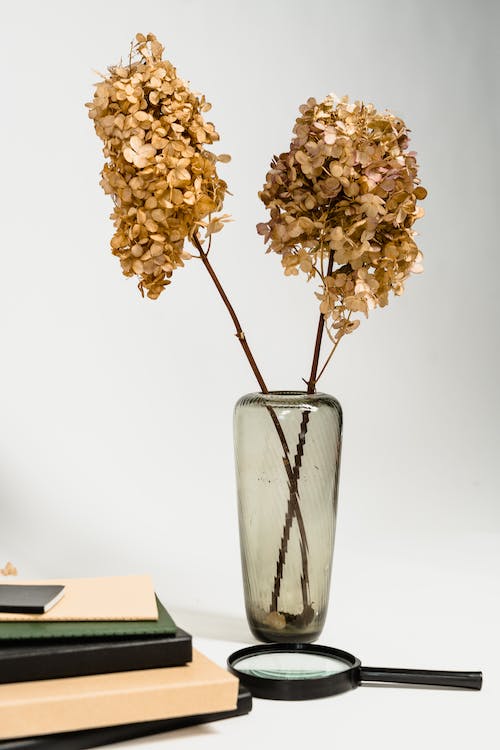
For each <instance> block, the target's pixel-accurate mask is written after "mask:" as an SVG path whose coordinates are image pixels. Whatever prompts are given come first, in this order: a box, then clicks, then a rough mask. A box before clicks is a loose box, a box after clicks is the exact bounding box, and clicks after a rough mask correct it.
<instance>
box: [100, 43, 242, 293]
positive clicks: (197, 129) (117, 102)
mask: <svg viewBox="0 0 500 750" xmlns="http://www.w3.org/2000/svg"><path fill="white" fill-rule="evenodd" d="M132 54H133V55H134V59H132ZM162 55H163V47H162V45H161V44H160V43H159V42H158V40H157V39H156V37H155V36H154V35H153V34H148V35H147V37H146V36H144V35H143V34H137V36H136V43H135V44H134V45H133V48H132V50H131V58H130V62H129V64H128V65H116V66H112V67H110V68H109V75H108V76H107V77H105V78H104V80H103V81H101V82H99V83H98V84H96V90H95V93H94V99H93V101H92V102H91V103H89V104H87V106H88V107H89V109H90V111H89V116H90V118H91V119H92V120H93V121H94V125H95V130H96V133H97V135H98V136H99V137H100V138H101V140H102V141H103V143H104V149H103V153H104V156H105V157H106V159H107V161H106V163H105V165H104V168H103V170H102V173H101V174H102V180H101V185H102V187H103V189H104V191H105V192H106V193H108V194H109V195H111V196H112V197H113V201H114V204H115V207H114V211H113V213H112V214H111V218H112V219H113V221H114V225H115V228H116V231H115V234H114V236H113V238H112V240H111V248H112V251H113V254H114V255H117V256H118V258H119V259H120V263H121V266H122V270H123V273H124V274H125V276H134V275H137V276H139V278H140V282H139V289H140V290H141V293H143V291H144V289H145V290H146V291H147V294H148V297H150V298H152V299H156V298H157V297H158V296H159V295H160V294H161V292H162V291H163V289H164V288H165V286H167V284H170V278H171V276H172V272H173V271H174V269H175V268H178V267H179V266H183V265H184V263H183V261H184V260H186V259H187V258H190V257H191V256H190V254H189V253H188V252H186V250H185V248H184V245H185V241H186V239H188V240H189V239H191V238H192V237H193V235H194V233H195V232H197V231H198V230H199V229H200V227H203V228H204V229H205V232H206V234H207V235H209V234H211V233H213V232H214V231H218V230H219V229H221V227H222V226H223V224H224V222H225V221H227V219H228V217H227V216H225V215H222V216H212V214H214V212H218V211H220V210H221V208H222V204H223V200H224V196H225V193H226V191H227V185H226V183H225V182H224V181H223V180H222V179H220V178H219V176H218V175H217V162H218V161H221V162H226V161H228V160H229V157H228V156H227V155H226V154H222V155H220V156H216V155H215V154H214V153H212V152H211V151H208V149H207V146H209V145H210V144H212V143H214V142H215V141H217V140H218V139H219V136H218V134H217V132H216V131H215V128H214V126H213V124H212V123H210V122H205V120H204V118H203V113H204V112H207V111H208V110H209V109H210V104H208V102H206V100H205V97H203V96H197V95H196V94H194V93H193V92H192V91H190V89H189V87H188V85H187V84H186V83H185V82H184V81H183V80H181V79H180V78H179V77H178V76H177V72H176V70H175V68H174V67H173V65H172V64H171V63H170V62H168V61H167V60H162Z"/></svg>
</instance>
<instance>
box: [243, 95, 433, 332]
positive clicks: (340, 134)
mask: <svg viewBox="0 0 500 750" xmlns="http://www.w3.org/2000/svg"><path fill="white" fill-rule="evenodd" d="M300 112H301V114H300V116H299V117H298V119H297V121H296V123H295V127H294V130H293V132H294V134H295V137H294V139H293V140H292V143H291V145H290V150H289V151H288V152H287V153H284V154H281V155H280V156H279V157H275V158H274V159H273V161H272V164H271V169H270V171H269V172H268V174H267V176H266V183H265V185H264V188H263V190H262V191H261V192H260V193H259V196H260V198H261V199H262V201H263V202H264V204H265V206H266V207H267V208H268V209H270V219H269V221H268V222H267V223H262V224H259V225H258V226H257V229H258V231H259V233H260V234H263V235H264V237H265V241H266V242H269V243H270V244H269V247H268V252H270V251H274V252H276V253H278V254H279V255H281V262H282V264H283V266H284V269H285V274H287V275H289V274H294V275H296V274H298V272H299V270H300V271H303V272H304V273H306V274H307V276H308V279H311V278H314V277H318V278H319V279H320V280H321V288H320V292H319V294H318V295H317V296H318V298H319V299H320V300H321V305H320V309H321V312H322V313H323V314H324V316H325V319H327V320H328V322H329V324H330V326H331V327H332V328H333V329H334V332H333V336H332V338H333V339H334V340H335V341H336V342H338V341H339V339H340V338H341V336H343V335H344V334H346V333H350V332H351V331H352V330H354V328H356V327H357V326H358V325H359V320H351V315H352V314H353V313H359V312H361V313H364V314H365V315H366V316H367V315H368V311H369V310H371V309H373V308H374V307H377V306H384V305H386V304H387V302H388V295H389V292H390V291H393V292H394V293H395V294H398V295H399V294H402V292H403V290H404V282H405V280H406V279H407V278H408V276H409V275H410V273H418V272H419V271H421V270H422V268H421V265H420V264H421V259H422V255H421V253H420V252H419V250H418V248H417V246H416V244H415V241H414V239H413V237H414V235H415V232H414V231H413V230H412V225H413V223H414V221H415V220H416V219H417V218H419V217H420V216H422V215H423V210H422V209H421V208H417V206H416V201H417V199H423V198H425V196H426V191H425V189H424V188H423V187H419V179H418V177H417V163H416V158H415V153H414V152H411V151H408V150H407V148H408V140H409V139H408V131H407V129H406V126H405V124H404V122H403V121H402V120H401V119H400V118H398V117H395V116H394V115H393V114H391V113H390V112H378V111H377V110H376V109H375V107H374V106H373V105H371V104H368V105H366V104H363V103H362V102H355V103H354V104H353V103H349V100H348V99H347V97H344V98H342V99H337V98H336V97H333V96H327V97H326V98H325V99H324V101H322V102H319V103H318V102H316V100H315V99H312V98H311V99H309V100H308V101H307V103H306V104H304V105H303V106H301V107H300ZM331 335H332V334H331Z"/></svg>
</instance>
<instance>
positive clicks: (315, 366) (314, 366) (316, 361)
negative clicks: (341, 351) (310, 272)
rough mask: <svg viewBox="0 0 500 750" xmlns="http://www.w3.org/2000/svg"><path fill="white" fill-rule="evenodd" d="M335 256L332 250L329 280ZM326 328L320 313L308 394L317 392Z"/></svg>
mask: <svg viewBox="0 0 500 750" xmlns="http://www.w3.org/2000/svg"><path fill="white" fill-rule="evenodd" d="M333 256H334V251H333V250H330V256H329V258H328V269H327V272H326V278H328V276H331V273H332V268H333ZM324 328H325V316H324V315H323V313H320V314H319V320H318V330H317V332H316V343H315V345H314V354H313V361H312V365H311V374H310V375H309V380H308V381H307V392H308V393H314V392H315V390H316V383H317V381H318V378H317V372H318V365H319V353H320V350H321V341H322V339H323V331H324Z"/></svg>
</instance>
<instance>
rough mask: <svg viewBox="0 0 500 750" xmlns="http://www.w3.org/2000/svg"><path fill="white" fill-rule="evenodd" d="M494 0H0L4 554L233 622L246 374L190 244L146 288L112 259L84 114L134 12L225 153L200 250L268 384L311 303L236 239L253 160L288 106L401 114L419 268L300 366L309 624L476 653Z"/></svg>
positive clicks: (492, 513)
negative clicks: (362, 103)
mask: <svg viewBox="0 0 500 750" xmlns="http://www.w3.org/2000/svg"><path fill="white" fill-rule="evenodd" d="M498 7H499V6H498V4H497V3H495V2H493V0H492V1H491V2H489V1H488V0H480V1H479V2H474V3H473V2H465V1H462V2H451V1H449V2H445V1H443V0H442V1H441V2H432V1H431V0H423V1H422V0H421V1H420V2H408V1H406V2H395V1H393V0H380V1H379V2H376V3H375V2H373V3H372V2H369V1H368V0H363V1H362V2H359V1H358V2H356V3H345V2H338V0H333V1H331V2H326V1H325V2H322V1H320V0H312V1H311V2H308V3H302V2H295V1H291V2H284V1H279V2H273V3H270V2H263V1H261V0H253V2H252V3H241V2H231V3H230V2H222V1H221V0H212V1H211V2H210V3H204V2H201V0H190V1H189V0H188V1H185V2H182V3H181V2H171V0H164V2H159V1H158V2H153V1H150V0H149V1H147V0H145V1H144V2H142V3H137V2H130V1H128V0H120V2H116V1H115V0H112V1H110V2H105V3H101V2H96V1H95V0H86V2H85V3H84V2H80V3H76V2H75V3H67V2H55V1H52V2H44V3H38V2H26V1H25V2H20V3H16V4H7V3H5V4H3V6H2V45H1V49H0V55H1V58H2V61H1V70H2V117H1V131H2V151H1V180H0V186H1V187H0V189H1V191H2V197H1V209H2V222H1V226H2V242H1V249H0V253H1V255H0V257H1V265H0V273H1V287H0V351H1V367H0V564H3V562H5V561H6V560H7V559H11V560H13V562H14V563H15V564H16V565H17V566H18V568H19V570H20V573H21V574H23V575H25V576H36V577H56V576H82V575H99V574H124V573H133V572H150V573H151V574H152V576H153V577H154V579H155V581H156V584H157V587H158V590H159V592H160V593H161V594H162V597H163V598H164V600H165V601H166V602H168V603H169V604H170V606H171V608H172V609H173V610H174V611H175V612H184V613H185V617H186V621H187V625H189V624H190V622H189V614H188V613H189V611H191V612H194V611H196V612H198V613H200V612H204V613H206V618H207V619H206V621H205V622H207V623H208V621H209V617H213V616H221V615H224V614H226V615H231V616H234V617H237V618H241V617H242V612H243V599H242V592H241V581H240V570H239V551H238V550H239V548H238V538H237V518H236V503H235V486H234V477H233V455H232V424H231V421H232V407H233V404H234V402H235V401H236V399H237V398H238V397H239V396H240V395H241V394H242V393H245V392H248V391H252V390H256V387H255V382H254V380H253V376H252V373H251V371H250V369H249V367H248V365H247V363H246V361H245V359H244V357H243V355H242V352H241V351H240V350H239V346H238V344H237V342H236V340H235V338H234V337H233V329H232V326H231V322H230V319H229V317H228V316H227V313H226V311H225V309H224V308H223V306H222V304H221V302H220V300H219V299H218V297H217V296H216V293H215V290H214V288H213V287H212V286H211V284H210V282H209V279H208V277H207V276H206V274H205V272H204V270H203V268H202V267H201V264H198V263H197V262H196V261H193V262H192V263H190V264H189V265H188V266H187V267H186V268H185V269H183V270H180V271H178V272H176V274H175V277H174V280H173V283H172V285H171V286H170V287H169V288H168V289H167V290H166V292H165V293H164V294H163V295H162V297H161V298H160V299H159V300H158V301H156V302H151V301H148V300H142V299H141V297H140V296H139V293H138V292H137V290H136V287H135V282H134V281H133V280H129V279H125V278H124V277H122V275H121V272H120V268H119V264H118V261H117V259H116V258H114V257H113V256H112V255H111V253H110V251H109V249H108V244H109V239H110V236H111V234H112V226H111V222H110V221H109V219H108V214H109V213H110V211H111V202H110V199H109V198H108V197H106V196H105V195H104V194H103V193H102V192H101V189H100V187H99V185H98V182H99V174H98V173H99V171H100V169H101V166H102V161H103V159H102V156H101V145H100V142H98V140H97V137H96V136H95V134H94V131H93V127H92V123H91V121H90V120H88V119H87V114H86V111H85V109H84V102H85V101H88V100H89V99H90V98H91V96H92V83H93V82H94V81H95V80H97V76H96V75H95V74H94V73H93V72H92V69H96V70H101V71H102V70H104V69H105V68H106V66H107V65H108V64H111V63H114V62H117V61H118V59H119V58H120V56H123V57H126V56H127V54H128V48H129V42H130V40H131V39H132V37H133V35H134V34H135V33H136V32H137V31H143V32H148V31H153V32H154V33H156V34H157V36H158V37H159V38H160V39H161V40H162V41H163V42H164V43H165V45H166V49H167V56H168V57H169V59H171V60H172V61H173V62H174V64H175V65H176V66H177V67H178V70H179V72H180V74H181V75H182V76H183V77H185V78H187V79H189V80H190V81H191V84H192V87H193V88H194V89H195V90H197V91H200V92H204V93H206V95H207V98H208V100H209V101H211V102H212V103H213V105H214V106H213V110H212V112H211V113H210V114H211V117H212V119H213V121H214V123H215V124H216V127H217V129H218V130H219V132H220V133H221V136H222V138H221V144H220V151H221V152H229V153H231V154H232V155H233V161H232V163H231V164H229V165H227V166H225V165H224V166H223V167H222V170H223V175H224V177H225V178H226V179H227V181H228V183H229V186H230V189H231V191H232V193H233V194H234V197H233V198H231V199H229V200H228V201H227V204H226V210H228V211H229V212H230V213H231V214H232V215H233V217H234V219H235V221H234V223H233V224H231V225H229V226H228V227H227V228H226V229H225V230H224V232H223V233H221V234H220V235H217V236H216V238H215V240H216V241H215V242H214V249H213V251H212V252H213V255H212V261H213V263H214V265H215V267H216V269H217V271H218V273H219V275H220V278H221V280H222V281H223V283H224V285H225V287H226V289H227V291H228V293H229V295H230V297H231V299H232V300H233V302H234V304H235V306H236V308H237V310H238V312H239V314H240V317H241V320H242V321H243V324H244V327H245V330H246V332H247V336H248V338H249V341H250V343H251V345H252V347H253V349H254V353H255V356H256V358H257V360H258V362H259V364H260V365H261V368H262V371H263V373H264V376H265V378H266V379H267V380H268V382H269V384H270V386H271V387H273V388H276V389H278V388H289V387H291V388H300V387H301V380H300V378H301V377H302V376H306V375H307V374H308V371H309V368H310V359H311V355H312V349H313V343H314V333H315V326H316V319H317V307H316V302H315V298H314V296H313V291H314V290H313V288H312V286H311V285H306V284H305V282H304V280H303V279H302V278H300V279H297V278H285V277H284V276H283V274H282V270H281V267H280V263H279V259H278V258H277V257H276V256H273V257H271V256H266V255H265V253H264V246H263V242H262V239H261V238H260V237H258V236H257V235H256V232H255V224H256V223H257V222H258V221H262V220H264V219H265V213H264V209H263V206H262V205H261V204H260V202H259V200H258V198H257V191H258V190H259V189H260V187H261V185H262V183H263V181H264V177H265V174H266V171H267V168H268V164H269V161H270V158H271V156H272V155H273V153H275V152H279V151H281V150H284V149H285V148H287V146H288V144H289V141H290V134H291V128H292V125H293V122H294V120H295V117H296V114H297V109H298V106H299V105H300V103H302V102H303V101H305V100H306V99H307V98H308V97H309V96H311V95H313V96H316V97H319V98H321V97H323V96H324V95H325V94H326V93H328V92H330V91H332V90H333V91H335V92H336V93H338V94H339V95H341V94H344V93H347V94H349V95H350V96H351V97H352V98H356V99H364V100H366V101H372V102H373V103H374V104H376V105H377V106H378V107H380V108H386V107H387V108H389V109H391V110H393V111H395V112H396V113H398V114H399V115H400V116H402V117H403V118H404V119H405V120H406V122H407V124H408V125H409V127H410V128H411V130H412V146H413V147H414V148H415V149H416V150H417V152H418V154H419V162H420V164H421V176H422V183H423V184H424V185H425V186H426V187H427V189H428V191H429V197H428V199H427V200H426V201H425V203H424V206H425V209H426V217H425V218H424V219H423V220H421V221H420V222H418V224H417V228H418V230H419V233H420V238H419V242H420V246H421V248H422V250H423V252H424V255H425V273H424V275H422V276H420V277H413V278H412V279H411V280H410V281H409V282H408V284H407V292H406V294H405V295H404V297H402V298H398V299H393V300H392V301H391V304H390V306H389V307H388V308H386V309H384V310H378V311H375V312H374V313H373V315H372V317H371V318H370V320H369V321H367V322H366V323H363V324H362V327H361V328H360V329H359V330H358V331H357V332H356V333H355V334H354V335H353V336H352V337H349V338H348V339H346V340H345V341H344V342H343V343H342V345H341V346H340V348H339V350H338V352H337V354H336V356H335V359H334V361H333V364H332V366H331V367H330V369H329V370H328V372H327V374H326V375H325V377H324V380H323V381H322V382H321V389H322V390H325V391H327V392H330V393H332V394H334V395H335V396H336V397H337V398H338V399H339V400H340V401H341V403H342V405H343V408H344V415H345V435H344V451H343V466H342V480H341V488H340V501H339V524H338V530H337V547H336V553H335V570H334V576H333V586H332V605H331V609H330V613H329V623H330V627H333V629H334V632H335V633H338V634H339V645H341V646H342V645H343V646H344V647H348V646H349V645H352V644H353V643H360V641H361V642H362V643H364V644H365V649H367V650H368V651H369V652H370V653H371V649H372V648H373V653H375V652H376V651H377V647H378V653H380V649H381V648H382V646H383V644H385V643H386V641H387V647H388V653H389V645H390V649H391V650H390V654H391V658H392V661H394V662H396V660H397V658H398V657H400V656H402V655H404V654H405V653H406V650H405V649H406V648H407V645H408V640H410V641H411V642H412V654H414V661H415V662H418V658H419V657H420V658H421V660H422V657H424V656H425V657H428V658H427V664H428V666H432V665H433V660H434V665H435V659H436V658H437V657H438V655H440V656H441V657H442V659H441V662H442V663H443V664H449V663H450V661H451V660H452V658H453V657H452V651H453V649H454V653H455V655H456V656H457V658H459V657H460V654H458V655H457V653H456V652H457V647H458V644H461V648H462V652H461V653H462V654H463V655H464V656H469V657H470V658H469V660H468V661H469V664H470V663H475V662H477V661H478V660H479V659H481V658H482V657H483V652H482V651H481V650H480V649H481V643H482V642H484V639H485V637H486V635H485V634H488V633H490V634H491V635H493V632H494V630H495V627H496V626H497V624H498V623H497V621H496V618H497V612H496V605H495V602H496V600H497V598H498V586H497V589H496V593H495V592H493V591H492V590H491V586H492V581H493V582H495V581H496V583H497V584H498V571H499V557H498V547H499V544H498V542H499V534H500V511H499V503H498V489H497V488H498V450H497V447H498V438H497V435H498V422H499V416H500V415H499V399H498V361H499V357H498V344H499V340H498V324H499V315H498V307H497V304H498V302H497V286H498V278H497V277H498V263H497V262H496V261H497V253H498V207H499V199H500V195H499V189H498V167H499V164H498V153H499V152H498V128H499V119H500V118H499V105H498V101H499V99H498V94H499V92H498V83H497V81H498V72H499V59H498V52H497V49H498V43H497V38H498V31H499V13H498ZM486 571H487V572H488V576H489V577H486V578H485V572H486ZM492 576H493V577H492ZM357 597H359V599H358V598H357ZM359 601H362V602H363V606H364V607H366V612H367V613H368V612H369V617H367V618H366V619H364V618H361V619H360V618H359V616H355V617H354V616H353V615H352V613H353V612H354V613H358V614H359V611H360V610H359V605H357V604H356V602H359ZM356 606H358V609H356ZM187 625H186V626H187ZM367 625H369V627H367ZM241 627H242V631H241V632H242V633H243V635H242V639H243V638H244V637H245V635H244V634H245V632H246V631H245V629H244V625H243V624H242V626H241ZM451 632H453V633H454V634H455V637H456V640H453V639H452V640H451V641H450V633H451ZM398 634H400V635H401V636H403V634H404V637H401V638H398ZM341 636H343V638H342V641H340V637H341ZM347 636H348V640H347ZM423 636H424V642H425V643H426V644H427V645H426V646H425V649H423V647H419V642H420V639H421V638H422V637H423ZM247 637H248V636H247ZM430 643H432V644H434V646H429V644H430ZM448 648H449V650H447V649H448ZM429 649H430V651H429ZM478 649H479V650H478ZM484 659H486V652H485V653H484ZM379 660H380V659H379ZM466 661H467V660H466ZM429 662H430V663H429ZM483 663H484V660H483ZM458 666H460V664H459V665H458ZM462 666H463V665H462Z"/></svg>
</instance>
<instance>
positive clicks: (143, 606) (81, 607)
mask: <svg viewBox="0 0 500 750" xmlns="http://www.w3.org/2000/svg"><path fill="white" fill-rule="evenodd" d="M2 583H4V582H3V581H2ZM8 583H12V584H15V585H19V584H23V583H25V584H30V585H35V584H62V585H63V586H64V587H65V588H64V595H63V597H62V599H60V600H59V601H58V602H57V604H55V605H54V606H53V607H52V608H51V609H49V611H48V612H45V613H44V614H42V615H25V614H13V613H9V612H0V622H57V621H58V620H157V619H158V607H157V606H156V598H155V592H154V588H153V582H152V580H151V578H150V576H147V575H138V576H109V577H106V578H56V579H54V580H50V581H25V580H22V579H19V578H15V579H14V580H12V581H9V582H8Z"/></svg>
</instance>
